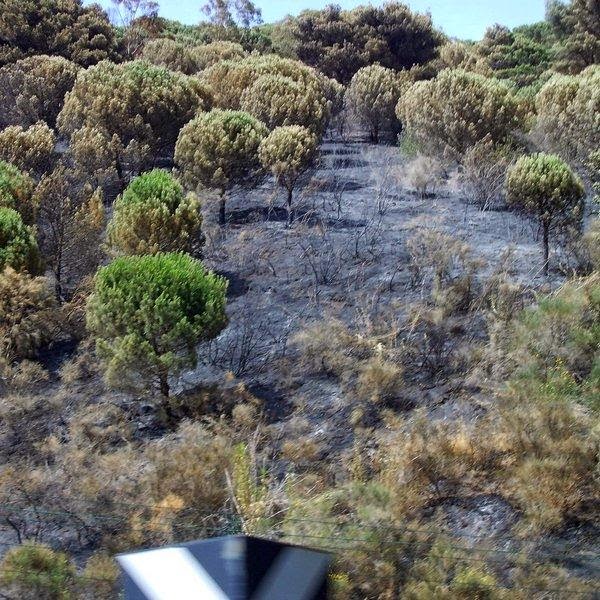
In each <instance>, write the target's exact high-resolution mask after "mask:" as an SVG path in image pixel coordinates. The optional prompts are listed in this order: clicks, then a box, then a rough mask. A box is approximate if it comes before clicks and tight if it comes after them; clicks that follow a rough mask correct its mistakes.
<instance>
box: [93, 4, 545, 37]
mask: <svg viewBox="0 0 600 600" xmlns="http://www.w3.org/2000/svg"><path fill="white" fill-rule="evenodd" d="M255 1H256V4H257V5H258V6H260V7H261V9H262V11H263V19H264V21H265V22H271V21H276V20H279V19H281V18H283V17H284V16H285V15H286V14H297V13H298V12H300V11H301V10H304V9H305V8H323V7H324V6H325V5H326V4H328V3H330V2H329V1H328V0H255ZM86 3H88V4H89V3H90V2H86ZM332 3H335V4H340V5H341V6H342V7H344V8H352V7H354V6H357V5H358V4H367V3H368V2H365V1H363V2H361V1H360V0H337V2H332ZM371 3H372V4H374V5H378V4H383V2H377V1H374V2H371ZM404 3H405V4H408V5H409V6H410V7H411V8H412V9H413V10H415V11H417V12H426V11H429V12H430V13H431V15H432V16H433V20H434V23H435V24H436V26H437V27H439V28H441V29H442V30H444V31H445V32H446V33H447V34H448V35H450V36H453V37H458V38H463V39H479V38H480V37H481V36H482V35H483V33H484V31H485V30H486V28H487V27H488V26H489V25H493V24H494V23H501V24H502V25H507V26H508V27H516V26H517V25H523V24H525V23H534V22H535V21H540V20H541V19H543V17H544V0H404ZM100 4H102V5H103V6H105V7H108V6H110V0H101V1H100ZM202 4H203V0H160V5H161V14H162V15H163V16H164V17H167V18H169V19H177V20H178V21H182V22H183V23H190V24H193V23H197V22H198V21H199V20H200V19H201V17H202V14H201V12H200V6H201V5H202Z"/></svg>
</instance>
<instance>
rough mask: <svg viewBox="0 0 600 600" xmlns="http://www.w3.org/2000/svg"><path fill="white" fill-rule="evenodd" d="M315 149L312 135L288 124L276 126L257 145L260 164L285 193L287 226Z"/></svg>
mask: <svg viewBox="0 0 600 600" xmlns="http://www.w3.org/2000/svg"><path fill="white" fill-rule="evenodd" d="M317 150H318V139H317V137H316V135H315V134H314V133H312V132H311V131H309V130H308V129H306V128H305V127H300V126H299V125H290V126H288V127H277V128H276V129H274V130H273V131H272V132H271V133H270V134H269V135H268V136H267V137H266V138H265V139H264V140H263V141H262V142H261V144H260V148H259V156H260V161H261V163H262V165H263V167H264V168H265V169H268V170H269V171H271V173H273V176H274V177H275V179H276V181H277V182H278V183H279V185H281V186H282V187H284V188H285V189H286V191H287V208H288V225H289V224H290V223H291V222H292V219H293V212H292V197H293V193H294V188H295V187H296V184H297V183H298V179H299V178H300V176H301V175H302V174H303V173H305V172H306V171H307V169H309V168H310V166H311V164H312V163H313V161H314V159H315V156H316V154H317Z"/></svg>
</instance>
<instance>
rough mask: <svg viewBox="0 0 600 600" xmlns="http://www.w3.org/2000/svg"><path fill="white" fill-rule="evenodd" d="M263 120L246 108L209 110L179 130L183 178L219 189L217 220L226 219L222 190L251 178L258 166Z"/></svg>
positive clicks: (178, 153)
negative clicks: (248, 111)
mask: <svg viewBox="0 0 600 600" xmlns="http://www.w3.org/2000/svg"><path fill="white" fill-rule="evenodd" d="M267 133H268V130H267V128H266V127H265V125H264V124H263V123H261V122H260V121H258V120H257V119H255V118H254V117H253V116H252V115H249V114H247V113H245V112H239V111H230V110H212V111H210V112H208V113H204V114H201V115H199V116H197V117H196V118H195V119H193V120H192V121H190V122H189V123H188V124H187V125H185V127H183V129H182V130H181V132H180V134H179V138H178V140H177V145H176V146H175V162H176V163H177V164H178V165H179V167H180V168H181V169H182V174H183V179H184V181H185V182H186V183H187V184H188V185H190V186H192V187H196V186H199V185H200V186H203V187H207V188H213V189H217V190H218V191H219V192H220V210H219V222H220V223H221V224H223V223H225V194H226V192H227V191H228V190H229V189H231V188H232V187H233V186H234V185H237V184H242V183H244V182H246V181H248V180H249V179H252V178H253V177H254V176H255V175H256V173H257V171H258V170H259V168H260V162H259V158H258V147H259V145H260V143H261V141H262V140H263V138H264V137H265V136H266V135H267Z"/></svg>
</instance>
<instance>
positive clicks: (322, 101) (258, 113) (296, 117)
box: [241, 75, 330, 134]
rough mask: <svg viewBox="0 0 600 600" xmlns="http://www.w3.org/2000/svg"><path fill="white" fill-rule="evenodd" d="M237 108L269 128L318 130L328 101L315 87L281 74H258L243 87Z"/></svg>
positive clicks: (323, 124) (327, 114)
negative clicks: (293, 127) (256, 77)
mask: <svg viewBox="0 0 600 600" xmlns="http://www.w3.org/2000/svg"><path fill="white" fill-rule="evenodd" d="M241 108H242V110H244V111H246V112H248V113H250V114H251V115H254V116H255V117H256V118H257V119H259V120H260V121H262V122H263V123H265V125H267V127H268V128H269V129H274V128H275V127H282V126H284V125H301V126H303V127H307V128H308V129H311V130H312V131H314V132H316V133H319V134H320V133H322V132H323V131H324V129H325V127H326V126H327V122H328V121H329V117H330V109H329V104H328V102H327V99H326V98H325V96H324V95H323V93H322V91H321V90H320V89H319V88H318V87H316V86H314V85H305V84H303V83H302V82H296V81H294V80H293V79H291V78H290V77H285V76H282V75H262V76H261V77H259V78H258V79H257V80H256V81H255V82H254V83H253V84H252V85H251V86H250V87H248V88H246V89H245V90H244V92H243V94H242V97H241Z"/></svg>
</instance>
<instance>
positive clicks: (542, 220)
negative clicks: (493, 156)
mask: <svg viewBox="0 0 600 600" xmlns="http://www.w3.org/2000/svg"><path fill="white" fill-rule="evenodd" d="M506 192H507V198H508V201H509V203H510V204H512V205H513V206H515V207H517V208H519V209H521V210H523V211H524V212H526V213H528V214H530V215H532V216H533V218H535V219H536V220H537V221H538V222H539V224H540V227H541V230H542V244H543V249H544V273H545V274H548V258H549V236H550V233H551V232H553V231H556V230H558V229H560V228H566V227H576V228H577V229H578V228H579V227H580V225H581V220H582V218H583V205H582V200H583V198H584V196H585V190H584V187H583V184H582V182H581V180H580V179H579V177H577V176H576V175H575V174H574V173H573V171H571V169H570V168H569V166H568V165H567V164H566V163H564V162H563V161H562V160H561V159H560V158H559V157H558V156H556V155H552V154H543V153H539V154H534V155H532V156H522V157H521V158H519V160H518V161H517V162H516V164H515V165H513V166H512V167H511V168H510V170H509V171H508V173H507V175H506Z"/></svg>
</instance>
